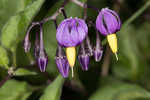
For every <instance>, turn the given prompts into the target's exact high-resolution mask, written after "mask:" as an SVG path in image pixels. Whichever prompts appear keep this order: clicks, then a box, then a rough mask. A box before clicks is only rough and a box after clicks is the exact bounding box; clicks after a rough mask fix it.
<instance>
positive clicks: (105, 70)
mask: <svg viewBox="0 0 150 100" xmlns="http://www.w3.org/2000/svg"><path fill="white" fill-rule="evenodd" d="M109 65H110V49H109V46H108V45H107V47H106V52H105V57H104V62H103V64H102V72H101V75H102V76H103V77H106V76H107V75H108V71H109Z"/></svg>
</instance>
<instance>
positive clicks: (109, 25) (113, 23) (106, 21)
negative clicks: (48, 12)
mask: <svg viewBox="0 0 150 100" xmlns="http://www.w3.org/2000/svg"><path fill="white" fill-rule="evenodd" d="M96 28H97V29H98V30H99V32H100V33H101V34H102V35H104V36H107V40H108V43H109V46H110V48H111V50H112V52H113V53H115V55H116V57H117V51H118V50H117V37H116V34H115V33H116V32H118V31H119V30H120V28H121V21H120V18H119V16H118V14H117V13H116V12H115V11H113V10H110V9H108V8H103V9H102V10H101V11H100V12H99V15H98V16H97V19H96ZM117 59H118V58H117Z"/></svg>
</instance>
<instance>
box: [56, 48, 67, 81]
mask: <svg viewBox="0 0 150 100" xmlns="http://www.w3.org/2000/svg"><path fill="white" fill-rule="evenodd" d="M55 62H56V65H57V68H58V70H59V72H60V74H61V75H62V76H63V77H64V78H67V77H68V75H69V63H68V60H67V57H66V55H65V52H64V50H63V48H62V47H61V46H59V45H58V47H57V51H56V58H55Z"/></svg>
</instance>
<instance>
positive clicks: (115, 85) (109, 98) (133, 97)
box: [89, 79, 150, 100]
mask: <svg viewBox="0 0 150 100" xmlns="http://www.w3.org/2000/svg"><path fill="white" fill-rule="evenodd" d="M144 99H148V100H149V99H150V93H149V92H148V91H146V90H145V89H143V88H141V87H140V86H138V85H134V84H128V83H124V82H121V81H117V80H114V79H105V80H103V82H101V87H99V89H98V90H97V91H96V92H95V93H93V95H92V96H91V97H90V98H89V100H144Z"/></svg>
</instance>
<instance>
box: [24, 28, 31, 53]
mask: <svg viewBox="0 0 150 100" xmlns="http://www.w3.org/2000/svg"><path fill="white" fill-rule="evenodd" d="M29 34H30V33H29V30H28V32H27V33H26V36H25V39H24V41H23V48H24V51H25V52H29V50H30V48H31V42H30V40H29Z"/></svg>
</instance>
